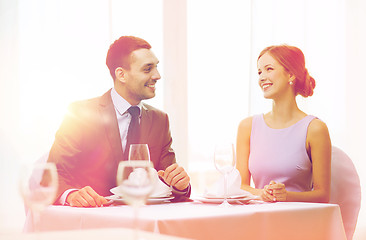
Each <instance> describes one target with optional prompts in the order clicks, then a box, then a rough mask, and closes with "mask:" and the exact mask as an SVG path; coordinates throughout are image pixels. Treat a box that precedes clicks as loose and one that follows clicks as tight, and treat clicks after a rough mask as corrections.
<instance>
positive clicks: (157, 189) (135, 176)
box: [110, 169, 172, 198]
mask: <svg viewBox="0 0 366 240" xmlns="http://www.w3.org/2000/svg"><path fill="white" fill-rule="evenodd" d="M136 170H139V169H136ZM136 170H135V171H134V172H132V173H131V174H130V177H129V178H128V181H134V182H136V181H144V179H146V176H145V175H146V172H145V171H136ZM153 174H154V177H155V183H154V190H153V192H152V193H151V194H150V198H162V197H168V196H170V195H172V190H171V188H170V187H169V186H167V185H166V184H165V183H163V182H162V181H161V180H160V179H159V176H158V173H157V171H156V170H155V169H153ZM110 191H111V193H113V194H114V195H117V196H120V197H123V193H122V191H121V188H120V187H118V186H117V187H114V188H112V189H110Z"/></svg>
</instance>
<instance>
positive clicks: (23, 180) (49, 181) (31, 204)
mask: <svg viewBox="0 0 366 240" xmlns="http://www.w3.org/2000/svg"><path fill="white" fill-rule="evenodd" d="M57 188H58V176H57V170H56V166H55V164H54V163H49V162H45V163H35V164H25V165H23V166H22V167H21V169H20V175H19V190H20V193H21V196H22V198H23V200H24V204H25V206H26V209H29V211H30V214H31V216H32V220H33V221H32V222H33V230H34V231H35V232H38V228H37V223H38V221H39V217H40V213H41V211H43V210H44V209H45V208H46V207H47V206H48V205H50V204H52V203H53V202H54V201H55V198H56V193H57Z"/></svg>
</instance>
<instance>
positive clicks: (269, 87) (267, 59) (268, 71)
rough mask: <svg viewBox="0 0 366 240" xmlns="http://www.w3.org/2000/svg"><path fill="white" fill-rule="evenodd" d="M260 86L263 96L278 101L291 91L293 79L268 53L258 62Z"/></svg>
mask: <svg viewBox="0 0 366 240" xmlns="http://www.w3.org/2000/svg"><path fill="white" fill-rule="evenodd" d="M257 67H258V75H259V86H260V88H261V89H262V91H263V95H264V97H265V98H268V99H276V98H278V97H281V96H284V94H286V93H288V92H289V91H291V92H292V93H293V90H292V87H291V85H290V84H289V83H290V81H293V77H291V74H290V73H288V72H287V71H286V70H285V68H284V67H283V66H282V65H281V64H280V63H279V62H278V61H277V60H276V59H274V58H273V57H272V56H271V55H270V54H269V53H268V52H267V53H265V54H263V55H262V56H261V57H260V58H259V59H258V62H257Z"/></svg>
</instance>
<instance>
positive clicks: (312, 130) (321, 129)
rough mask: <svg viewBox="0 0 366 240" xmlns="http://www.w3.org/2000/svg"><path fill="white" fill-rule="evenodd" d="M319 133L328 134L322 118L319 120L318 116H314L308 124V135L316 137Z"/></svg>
mask: <svg viewBox="0 0 366 240" xmlns="http://www.w3.org/2000/svg"><path fill="white" fill-rule="evenodd" d="M319 134H321V135H323V134H326V135H328V134H329V131H328V127H327V124H326V123H325V122H323V121H322V120H320V119H319V118H314V119H313V120H312V121H311V122H310V124H309V127H308V135H309V136H314V137H316V136H319Z"/></svg>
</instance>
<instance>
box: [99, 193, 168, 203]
mask: <svg viewBox="0 0 366 240" xmlns="http://www.w3.org/2000/svg"><path fill="white" fill-rule="evenodd" d="M105 198H106V199H108V200H112V201H113V202H114V203H117V204H126V203H125V201H124V200H123V198H122V197H120V196H117V195H112V196H108V197H105ZM172 199H174V197H173V196H167V197H152V198H148V199H147V202H146V203H147V204H158V203H166V202H169V201H170V200H172Z"/></svg>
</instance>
